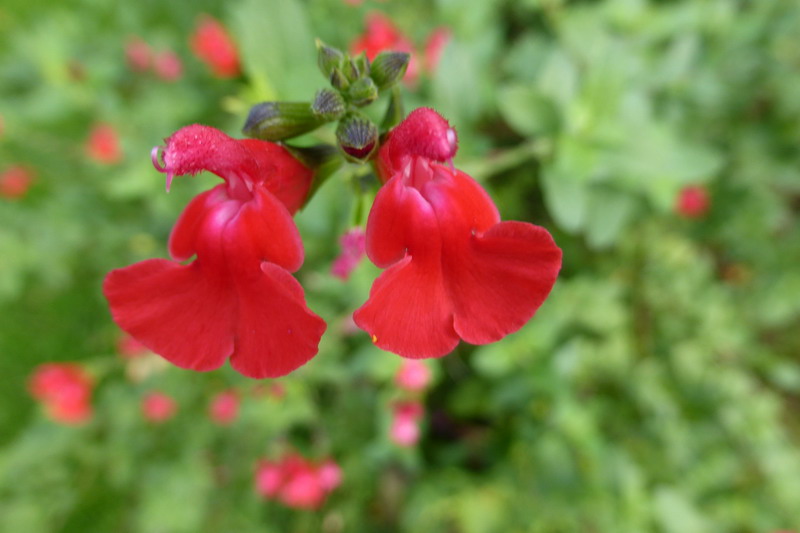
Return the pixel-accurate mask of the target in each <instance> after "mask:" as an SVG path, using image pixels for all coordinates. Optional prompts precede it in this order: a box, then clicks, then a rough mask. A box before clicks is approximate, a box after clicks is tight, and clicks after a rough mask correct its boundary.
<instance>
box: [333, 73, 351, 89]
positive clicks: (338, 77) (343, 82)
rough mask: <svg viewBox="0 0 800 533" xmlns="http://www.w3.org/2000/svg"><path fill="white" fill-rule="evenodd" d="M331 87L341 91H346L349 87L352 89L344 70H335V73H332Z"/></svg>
mask: <svg viewBox="0 0 800 533" xmlns="http://www.w3.org/2000/svg"><path fill="white" fill-rule="evenodd" d="M329 81H330V82H331V85H332V86H333V87H334V88H335V89H338V90H340V91H346V90H347V88H348V87H350V81H349V80H348V79H347V76H345V75H344V72H342V69H340V68H335V69H333V72H331V77H330V80H329Z"/></svg>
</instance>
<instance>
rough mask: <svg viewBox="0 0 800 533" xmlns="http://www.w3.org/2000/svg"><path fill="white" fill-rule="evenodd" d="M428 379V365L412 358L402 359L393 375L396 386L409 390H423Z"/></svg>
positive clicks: (429, 375) (429, 377)
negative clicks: (398, 368)
mask: <svg viewBox="0 0 800 533" xmlns="http://www.w3.org/2000/svg"><path fill="white" fill-rule="evenodd" d="M430 381H431V370H430V368H428V365H426V364H425V363H424V362H422V361H417V360H414V359H404V360H403V363H402V364H401V365H400V370H398V371H397V374H395V376H394V382H395V383H396V384H397V386H398V387H400V388H401V389H404V390H407V391H409V392H418V391H422V390H425V389H426V388H427V387H428V384H429V383H430Z"/></svg>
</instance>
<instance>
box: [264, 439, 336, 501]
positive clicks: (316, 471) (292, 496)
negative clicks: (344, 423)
mask: <svg viewBox="0 0 800 533" xmlns="http://www.w3.org/2000/svg"><path fill="white" fill-rule="evenodd" d="M341 482H342V472H341V469H340V468H339V465H337V464H336V463H335V462H334V461H333V460H332V459H327V460H325V461H323V462H322V463H321V464H318V463H315V462H312V461H310V460H308V459H306V458H304V457H302V456H300V455H299V454H297V453H294V452H290V453H287V454H286V455H284V456H283V458H281V459H280V460H279V461H277V462H274V461H269V460H266V459H264V460H261V461H259V462H258V463H257V465H256V475H255V489H256V492H257V493H258V494H259V495H261V496H262V497H263V498H265V499H277V500H278V501H280V502H281V503H283V504H284V505H285V506H287V507H291V508H293V509H318V508H319V507H320V506H321V505H322V504H323V503H324V502H325V498H326V497H327V496H328V494H329V493H330V492H331V491H333V490H334V489H336V488H337V487H338V486H339V485H341Z"/></svg>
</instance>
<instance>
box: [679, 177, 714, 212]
mask: <svg viewBox="0 0 800 533" xmlns="http://www.w3.org/2000/svg"><path fill="white" fill-rule="evenodd" d="M710 204H711V200H710V198H709V196H708V190H706V188H705V187H703V186H702V185H690V186H688V187H684V188H683V189H682V190H681V192H680V194H679V195H678V201H677V203H676V205H675V210H676V211H677V212H678V214H679V215H681V216H683V217H686V218H700V217H702V216H703V215H705V214H706V213H707V212H708V208H709V206H710Z"/></svg>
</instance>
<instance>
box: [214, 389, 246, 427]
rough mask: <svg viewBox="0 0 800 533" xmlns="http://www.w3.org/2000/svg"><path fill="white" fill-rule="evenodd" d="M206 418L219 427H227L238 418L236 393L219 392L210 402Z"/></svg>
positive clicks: (230, 391)
mask: <svg viewBox="0 0 800 533" xmlns="http://www.w3.org/2000/svg"><path fill="white" fill-rule="evenodd" d="M208 416H209V417H210V418H211V420H213V421H214V422H216V423H217V424H219V425H221V426H227V425H228V424H230V423H232V422H233V421H234V420H236V417H237V416H239V395H238V394H236V391H232V390H229V391H225V392H220V393H219V394H217V395H216V396H214V398H213V399H212V400H211V405H209V407H208Z"/></svg>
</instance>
